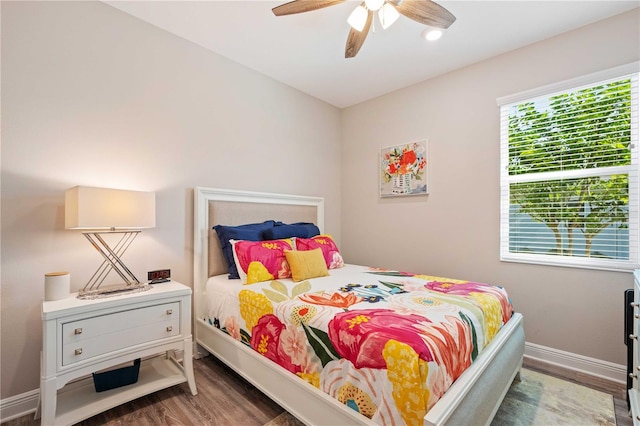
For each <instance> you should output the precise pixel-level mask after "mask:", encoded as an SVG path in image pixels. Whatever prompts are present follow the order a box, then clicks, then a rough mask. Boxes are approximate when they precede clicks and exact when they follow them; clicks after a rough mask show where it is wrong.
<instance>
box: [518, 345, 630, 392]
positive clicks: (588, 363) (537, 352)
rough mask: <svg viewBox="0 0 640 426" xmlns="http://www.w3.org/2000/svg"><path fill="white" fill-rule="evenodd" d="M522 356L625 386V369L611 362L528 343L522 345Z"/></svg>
mask: <svg viewBox="0 0 640 426" xmlns="http://www.w3.org/2000/svg"><path fill="white" fill-rule="evenodd" d="M524 356H525V358H529V359H532V360H535V361H538V362H541V363H545V364H550V365H554V366H557V367H561V368H563V369H567V370H571V371H576V372H580V373H584V374H588V375H590V376H595V377H599V378H603V379H606V380H609V381H612V382H616V383H620V384H625V385H626V382H627V367H626V366H625V365H621V364H614V363H612V362H608V361H602V360H599V359H595V358H589V357H586V356H582V355H578V354H574V353H571V352H565V351H561V350H559V349H553V348H549V347H547V346H541V345H536V344H535V343H529V342H527V343H525V345H524Z"/></svg>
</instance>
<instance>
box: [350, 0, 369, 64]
mask: <svg viewBox="0 0 640 426" xmlns="http://www.w3.org/2000/svg"><path fill="white" fill-rule="evenodd" d="M362 4H364V3H362ZM368 12H369V13H368V15H367V22H366V23H365V24H364V28H363V29H362V31H357V30H354V29H353V28H351V29H350V30H349V37H347V46H346V47H345V49H344V57H345V58H353V57H355V56H356V55H357V54H358V52H359V51H360V48H361V47H362V45H363V44H364V41H365V39H366V38H367V35H368V34H369V28H371V23H372V22H373V11H371V10H369V11H368Z"/></svg>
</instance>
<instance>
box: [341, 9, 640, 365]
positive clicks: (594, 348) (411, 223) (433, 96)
mask: <svg viewBox="0 0 640 426" xmlns="http://www.w3.org/2000/svg"><path fill="white" fill-rule="evenodd" d="M639 22H640V16H639V13H638V9H636V10H635V11H632V12H629V13H626V14H623V15H618V16H617V17H613V18H611V19H608V20H606V21H603V22H600V23H596V24H593V25H591V26H588V27H584V28H582V29H578V30H576V31H572V32H569V33H565V34H563V35H560V36H558V37H555V38H552V39H549V40H546V41H543V42H540V43H537V44H535V45H532V46H529V47H526V48H523V49H520V50H517V51H514V52H510V53H507V54H504V55H502V56H499V57H496V58H494V59H491V60H487V61H485V62H482V63H479V64H476V65H473V66H470V67H468V68H465V69H461V70H459V71H456V72H452V73H449V74H446V75H444V76H442V77H439V78H434V79H432V80H429V81H426V82H423V83H421V84H417V85H415V86H412V87H408V88H406V89H404V90H399V91H396V92H393V93H391V94H389V95H386V96H382V97H380V98H377V99H374V100H372V101H369V102H365V103H362V104H359V105H356V106H354V107H351V108H347V109H345V110H343V115H342V120H343V121H342V143H343V146H342V158H343V168H342V241H343V242H342V247H341V249H342V251H343V253H344V255H345V259H346V260H347V261H349V262H352V263H363V264H374V265H380V266H387V267H391V268H399V269H402V270H407V271H416V272H428V273H433V274H437V275H443V276H450V277H454V278H456V277H458V278H467V279H474V280H478V281H485V282H491V283H495V284H500V285H503V286H504V287H506V288H507V290H508V291H509V293H510V294H511V296H512V299H513V302H514V305H515V308H516V310H518V311H520V312H522V313H523V315H524V323H525V332H526V339H527V341H528V342H531V343H536V344H540V345H544V346H548V347H551V348H555V349H559V350H563V351H567V352H572V353H576V354H580V355H583V356H587V357H592V358H596V359H599V360H604V361H609V362H612V363H616V364H625V363H626V357H625V348H626V347H625V346H624V340H623V311H622V309H623V290H624V289H626V288H630V287H632V275H631V273H616V272H605V271H594V270H584V269H571V268H561V267H545V266H535V265H525V264H517V263H501V262H500V261H499V220H500V219H499V218H500V212H499V185H500V177H499V161H500V155H499V143H500V138H499V118H498V107H497V105H496V98H498V97H501V96H505V95H510V94H513V93H517V92H520V91H524V90H527V89H531V88H535V87H539V86H543V85H547V84H551V83H554V82H558V81H562V80H565V79H569V78H572V77H576V76H580V75H584V74H588V73H592V72H596V71H600V70H602V69H607V68H610V67H613V66H617V65H621V64H626V63H630V62H633V61H638V60H639V59H640V33H639ZM421 139H428V140H429V143H430V167H431V170H430V190H429V191H430V194H429V195H428V196H423V197H415V198H396V199H388V198H386V199H380V198H379V197H378V186H377V180H378V167H377V165H378V154H379V149H380V148H382V147H385V146H389V145H396V144H400V143H406V142H411V141H414V140H421Z"/></svg>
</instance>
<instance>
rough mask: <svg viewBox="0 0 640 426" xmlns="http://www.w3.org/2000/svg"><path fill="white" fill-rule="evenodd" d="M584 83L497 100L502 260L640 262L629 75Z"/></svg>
mask: <svg viewBox="0 0 640 426" xmlns="http://www.w3.org/2000/svg"><path fill="white" fill-rule="evenodd" d="M635 69H637V66H636V67H635ZM594 80H597V81H593V82H588V83H586V84H585V83H584V82H583V81H581V82H582V83H583V84H581V85H580V86H574V87H572V86H571V84H570V83H571V82H568V83H566V84H565V86H566V87H565V88H562V90H556V91H554V92H549V93H547V94H545V93H539V92H540V91H539V90H538V91H537V92H538V93H537V94H536V96H535V97H530V98H527V97H526V96H523V97H521V98H520V99H517V100H512V101H511V102H508V103H500V101H499V104H500V123H501V193H500V194H501V195H500V197H501V239H500V244H501V250H500V252H501V259H502V260H507V261H522V262H533V263H543V264H556V265H565V266H579V267H591V268H603V269H614V270H627V269H633V268H637V267H639V266H640V262H639V254H638V248H639V247H638V246H639V240H640V238H639V232H638V231H639V230H638V228H639V226H640V225H639V199H640V193H639V182H638V174H639V173H638V169H639V166H638V164H639V162H638V121H639V112H638V97H639V96H638V94H639V92H638V90H639V89H638V72H637V71H636V72H632V73H626V74H624V75H615V76H613V77H611V76H609V77H608V78H602V77H601V75H598V78H597V79H594Z"/></svg>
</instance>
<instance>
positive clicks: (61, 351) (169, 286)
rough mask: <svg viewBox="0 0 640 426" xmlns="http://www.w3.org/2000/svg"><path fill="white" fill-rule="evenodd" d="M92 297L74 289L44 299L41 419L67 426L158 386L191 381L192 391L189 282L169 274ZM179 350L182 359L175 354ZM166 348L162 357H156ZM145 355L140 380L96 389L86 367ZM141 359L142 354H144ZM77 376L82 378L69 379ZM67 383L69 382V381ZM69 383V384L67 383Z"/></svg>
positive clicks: (95, 368) (193, 388)
mask: <svg viewBox="0 0 640 426" xmlns="http://www.w3.org/2000/svg"><path fill="white" fill-rule="evenodd" d="M152 287H153V288H152V289H151V290H148V291H144V292H140V293H133V294H123V295H120V296H115V297H108V298H102V299H94V300H80V299H77V298H76V294H75V293H74V294H71V295H70V297H68V298H66V299H63V300H56V301H51V302H44V303H43V304H42V325H43V332H42V336H43V337H42V339H43V344H42V359H41V367H40V370H41V376H40V404H39V410H38V412H37V413H36V416H38V414H41V416H42V424H43V425H47V426H49V425H53V424H55V425H58V424H61V425H70V424H73V423H77V422H79V421H81V420H83V419H86V418H88V417H91V416H93V415H95V414H98V413H100V412H102V411H105V410H108V409H110V408H112V407H115V406H117V405H120V404H122V403H125V402H127V401H131V400H132V399H135V398H138V397H140V396H142V395H146V394H149V393H152V392H155V391H158V390H160V389H164V388H167V387H169V386H173V385H176V384H179V383H183V382H188V384H189V389H190V390H191V393H192V394H193V395H195V394H196V393H197V391H196V383H195V379H194V376H193V347H192V338H191V289H190V288H189V287H187V286H185V285H182V284H180V283H178V282H175V281H171V282H168V283H163V284H155V285H153V286H152ZM175 351H182V353H183V356H182V359H183V360H182V362H179V361H178V360H176V358H175ZM158 354H163V356H154V355H158ZM136 358H142V359H143V362H142V365H141V367H140V374H139V378H138V381H137V383H135V384H132V385H127V386H123V387H119V388H115V389H111V390H107V391H104V392H96V391H95V389H94V385H93V380H92V377H91V373H93V372H96V371H99V370H103V369H106V368H109V367H113V366H116V365H119V364H123V363H129V365H131V362H132V361H133V360H134V359H136ZM145 358H147V359H146V360H145ZM78 378H83V379H82V380H78V381H74V382H73V383H69V382H70V381H72V380H74V379H78ZM68 383H69V384H68ZM67 384H68V385H67Z"/></svg>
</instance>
